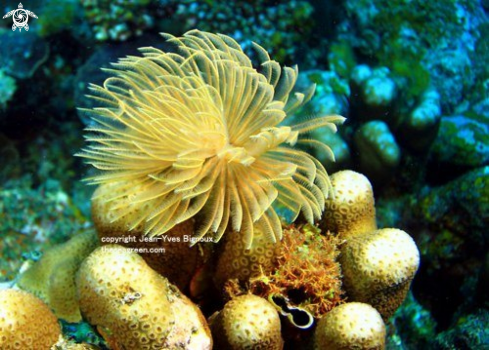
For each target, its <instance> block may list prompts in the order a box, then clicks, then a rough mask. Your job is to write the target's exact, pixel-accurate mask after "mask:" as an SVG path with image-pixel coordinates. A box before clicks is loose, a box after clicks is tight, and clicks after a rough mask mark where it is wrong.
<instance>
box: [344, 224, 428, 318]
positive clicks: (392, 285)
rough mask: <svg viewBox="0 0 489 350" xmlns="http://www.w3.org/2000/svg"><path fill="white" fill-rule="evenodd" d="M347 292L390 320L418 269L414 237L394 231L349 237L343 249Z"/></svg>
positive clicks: (391, 229)
mask: <svg viewBox="0 0 489 350" xmlns="http://www.w3.org/2000/svg"><path fill="white" fill-rule="evenodd" d="M339 261H340V263H341V267H342V271H343V275H344V284H345V290H346V291H347V293H348V296H349V297H350V300H352V301H359V302H364V303H368V304H370V305H372V306H373V307H375V308H376V309H377V310H378V311H379V312H380V313H381V315H382V317H383V318H384V320H388V319H389V318H390V317H391V316H392V315H393V314H394V312H395V311H396V310H397V308H398V307H399V305H401V303H402V302H403V301H404V299H405V298H406V294H407V292H408V290H409V287H410V285H411V281H412V279H413V278H414V275H415V274H416V271H417V270H418V266H419V251H418V248H417V247H416V244H415V243H414V241H413V239H412V238H411V236H409V235H408V234H407V233H406V232H404V231H402V230H398V229H393V228H385V229H381V230H377V231H374V232H367V233H364V234H362V235H357V236H353V237H350V238H349V239H348V241H347V242H346V244H345V246H344V247H343V248H342V250H341V255H340V260H339Z"/></svg>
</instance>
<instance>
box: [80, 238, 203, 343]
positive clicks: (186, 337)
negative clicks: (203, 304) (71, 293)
mask: <svg viewBox="0 0 489 350" xmlns="http://www.w3.org/2000/svg"><path fill="white" fill-rule="evenodd" d="M77 287H78V294H79V300H80V309H81V311H82V314H83V315H84V316H85V317H86V318H87V320H88V321H89V322H90V324H92V325H94V326H97V327H98V329H99V331H100V332H101V333H102V334H104V335H105V337H106V339H107V340H108V341H109V343H112V344H114V346H118V347H122V348H124V349H134V350H139V349H175V348H179V349H180V348H181V349H211V348H212V338H211V335H210V330H209V328H208V326H207V323H206V321H205V319H204V317H203V315H202V313H201V312H200V310H199V309H198V308H197V307H196V306H195V305H194V304H193V303H192V302H191V301H190V300H189V299H188V298H187V297H186V296H185V295H183V294H182V293H181V292H180V291H179V290H178V288H176V287H175V286H173V285H171V284H170V283H169V282H168V280H167V279H166V278H165V277H163V276H161V275H159V274H158V273H157V272H155V271H154V270H152V269H151V268H150V267H149V266H148V265H147V264H146V262H145V261H144V260H143V259H142V258H141V257H140V256H139V255H138V254H137V253H134V252H132V251H130V250H129V249H127V248H124V247H122V246H119V245H106V246H103V247H100V248H98V249H96V250H95V251H94V252H93V253H92V254H91V255H90V256H89V257H88V258H87V259H86V260H85V261H84V262H83V264H82V266H81V267H80V270H79V271H78V277H77Z"/></svg>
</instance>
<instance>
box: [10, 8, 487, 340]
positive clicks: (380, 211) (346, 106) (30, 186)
mask: <svg viewBox="0 0 489 350" xmlns="http://www.w3.org/2000/svg"><path fill="white" fill-rule="evenodd" d="M17 6H18V4H17V3H16V2H2V6H1V7H0V10H2V11H3V12H2V13H3V14H5V13H7V12H8V11H11V10H13V9H16V8H17ZM24 6H25V8H28V9H29V10H30V11H33V12H34V13H35V14H36V15H37V16H38V19H33V18H30V19H29V31H24V30H23V31H22V32H19V31H18V30H17V31H15V32H13V31H12V29H11V26H12V19H11V18H10V19H9V18H6V19H2V20H0V43H1V45H0V283H5V284H7V283H9V281H12V280H15V279H16V278H17V276H18V273H19V271H21V270H24V269H25V268H26V267H27V266H29V265H31V264H32V263H33V262H35V261H37V260H39V259H40V257H41V256H42V255H43V253H45V252H46V251H47V250H48V249H49V248H51V247H53V246H57V245H59V244H60V243H64V242H66V241H67V240H68V239H69V238H71V237H73V236H75V235H77V234H80V233H81V232H86V231H87V230H90V228H91V227H92V226H93V224H92V221H91V219H90V197H91V194H92V191H93V190H94V188H91V187H87V186H86V185H84V184H82V183H81V181H80V180H81V179H82V178H84V177H86V176H89V175H92V174H91V173H90V170H89V169H88V168H87V167H86V166H84V165H83V164H82V160H81V159H78V158H75V157H73V154H75V153H76V152H78V151H79V150H80V149H81V148H82V146H83V136H82V135H83V128H84V127H86V126H90V120H88V119H87V118H86V117H85V116H84V115H82V114H81V113H78V111H77V109H76V107H83V108H90V107H92V103H93V102H92V101H91V100H89V99H87V98H86V97H85V94H87V93H88V90H87V85H88V83H96V84H98V85H100V84H101V83H102V82H103V81H104V79H106V78H107V74H105V73H104V72H103V71H102V70H101V69H100V67H106V68H108V67H109V63H110V62H115V61H116V60H117V59H118V58H119V57H124V56H126V55H135V54H137V53H138V51H137V48H139V47H148V46H153V47H156V48H159V49H166V47H165V42H164V40H162V39H161V37H160V36H159V35H158V33H160V32H166V33H170V34H173V35H177V36H179V35H181V34H183V33H184V32H186V31H188V30H190V29H194V28H198V29H200V30H205V31H210V32H217V33H222V34H226V35H229V36H231V37H233V38H234V39H236V40H237V41H238V42H239V43H240V44H241V45H242V47H243V50H244V51H245V53H246V54H248V55H249V56H250V57H252V58H256V57H255V56H254V55H256V54H255V53H254V51H253V50H252V42H253V41H255V42H257V43H258V44H260V45H262V46H263V47H266V48H267V49H269V50H270V54H271V56H272V57H273V58H274V59H276V60H278V61H279V62H280V63H281V64H282V65H289V66H290V65H292V64H298V66H299V69H300V71H299V72H300V74H299V79H298V83H297V88H298V90H300V91H302V90H305V89H306V88H307V87H308V86H309V85H310V84H311V83H315V84H317V88H316V94H315V97H314V98H313V99H312V101H311V102H310V103H309V104H308V105H306V106H305V108H303V110H302V111H300V113H297V114H296V115H295V116H294V118H293V119H294V120H293V121H291V123H292V122H301V121H304V120H309V119H310V118H311V116H323V115H327V114H341V115H343V116H345V117H347V122H346V123H345V124H344V125H343V126H342V127H340V128H339V132H338V133H337V134H331V133H328V132H327V131H324V129H320V130H314V131H312V132H311V133H310V137H311V138H315V139H317V140H320V141H324V142H326V143H327V144H328V145H330V146H331V148H332V149H333V152H334V154H335V157H336V162H335V163H331V161H330V160H329V159H328V157H326V156H325V155H324V154H321V153H319V152H317V151H316V150H314V149H312V150H309V151H311V152H312V153H313V154H314V155H315V156H316V157H317V158H318V159H319V160H320V161H321V162H323V164H324V165H325V166H326V169H328V171H329V172H330V173H332V172H335V171H339V170H343V169H353V170H356V171H358V172H360V173H362V174H364V175H366V176H367V177H368V179H369V180H370V182H371V183H372V184H373V186H374V193H375V201H376V205H375V208H376V212H377V225H378V227H397V228H399V229H402V230H405V231H406V232H409V233H410V234H411V236H412V237H413V239H414V241H415V242H416V244H417V246H418V247H419V251H420V254H421V257H420V258H421V265H420V268H419V271H418V274H417V276H416V278H415V279H414V281H413V284H412V287H411V291H410V292H409V294H408V298H407V299H406V301H405V302H404V304H403V305H402V306H401V308H400V309H399V310H398V311H397V312H396V314H395V315H394V316H393V318H391V321H390V322H389V323H388V324H387V344H386V346H387V347H388V348H392V349H420V348H427V349H452V348H460V349H481V348H484V346H486V347H487V346H489V334H488V333H489V331H488V329H487V323H488V317H489V316H488V315H489V313H488V306H489V305H488V299H487V296H488V295H489V290H488V287H487V286H489V253H488V251H489V249H488V246H489V236H488V232H489V229H488V224H489V137H488V135H489V68H488V65H487V61H488V59H489V21H488V11H489V3H488V2H487V1H484V0H442V1H429V2H427V1H423V0H413V1H405V0H391V1H388V0H370V1H366V0H344V1H334V0H310V1H296V0H286V1H280V2H276V1H269V0H252V1H241V0H240V1H235V2H226V1H215V0H214V1H213V0H200V1H177V0H159V1H151V0H138V1H116V2H114V1H105V0H100V1H74V0H67V1H61V2H59V1H53V0H44V1H40V0H33V1H29V2H28V3H27V2H25V3H24ZM85 234H86V233H85ZM80 254H81V253H80ZM44 256H46V255H44ZM78 258H80V257H78ZM80 259H81V258H80ZM68 263H69V262H67V263H66V264H68ZM54 266H56V265H54ZM51 268H55V267H51ZM40 293H41V292H40ZM42 293H48V291H44V290H43V291H42ZM76 315H77V314H75V316H76ZM78 317H79V315H78ZM75 318H76V317H75ZM63 332H64V333H65V334H71V336H72V338H73V339H75V340H77V341H87V342H89V343H91V344H99V343H100V344H99V346H101V347H103V346H104V345H103V342H102V341H101V340H100V339H99V338H97V336H96V335H95V334H94V332H93V331H91V330H90V329H89V327H88V326H86V325H77V326H75V325H74V324H69V323H64V324H63Z"/></svg>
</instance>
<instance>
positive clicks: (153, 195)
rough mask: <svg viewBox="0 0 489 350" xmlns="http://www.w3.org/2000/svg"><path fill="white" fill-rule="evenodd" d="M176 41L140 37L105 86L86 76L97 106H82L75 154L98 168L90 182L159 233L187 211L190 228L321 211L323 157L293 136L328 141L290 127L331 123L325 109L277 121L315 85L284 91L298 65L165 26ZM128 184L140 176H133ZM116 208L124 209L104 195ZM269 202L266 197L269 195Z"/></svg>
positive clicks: (253, 223) (278, 233)
mask: <svg viewBox="0 0 489 350" xmlns="http://www.w3.org/2000/svg"><path fill="white" fill-rule="evenodd" d="M163 37H164V38H166V39H167V41H168V42H169V43H172V44H174V45H175V46H176V48H177V52H176V53H173V52H163V51H160V50H158V49H155V48H152V47H144V48H141V49H140V51H141V52H142V54H143V56H142V57H135V56H130V57H127V58H123V59H120V60H119V62H118V63H116V64H114V65H113V66H114V69H108V70H107V71H109V72H110V73H111V74H113V77H110V78H108V79H107V80H106V81H105V82H104V84H103V86H96V85H91V86H90V90H91V92H92V96H91V97H92V98H93V99H95V100H97V101H98V102H99V103H100V105H101V106H102V107H99V108H94V109H90V110H85V112H86V113H88V114H89V115H90V116H91V118H92V119H93V121H94V124H95V126H93V127H89V128H88V130H89V134H88V135H87V136H86V139H87V141H88V142H89V146H88V147H87V148H86V149H84V150H83V151H82V152H81V153H80V154H79V155H80V156H82V157H84V158H86V159H87V162H88V163H89V164H92V165H93V166H94V167H95V168H97V169H99V170H100V173H99V174H98V175H96V176H94V177H92V178H89V179H88V181H89V182H90V183H93V184H104V183H111V184H113V186H114V187H113V188H114V190H115V191H114V193H124V194H126V195H127V196H131V198H134V203H136V204H141V205H143V204H144V205H145V206H146V207H149V208H152V209H151V210H149V211H146V212H145V213H144V214H142V217H140V218H138V220H137V221H136V222H134V223H133V225H132V228H135V227H136V226H138V225H140V224H141V223H143V226H144V231H145V233H146V234H148V235H151V236H155V235H161V234H164V233H165V232H167V231H168V230H170V229H171V228H173V227H174V226H175V225H177V224H178V223H181V222H183V221H185V220H188V219H190V218H192V217H195V218H196V219H197V223H198V226H197V230H196V232H195V238H196V239H199V238H201V237H203V236H204V235H208V234H211V235H213V239H214V241H218V240H219V239H220V238H221V237H222V235H223V234H224V232H225V231H226V230H227V229H232V230H234V231H238V232H240V233H241V234H243V235H246V238H247V242H248V243H249V244H251V241H252V239H253V231H254V230H256V229H260V231H261V232H263V233H264V234H265V235H267V236H268V237H269V238H270V239H271V240H273V241H275V240H280V239H281V237H282V226H281V220H280V218H279V216H278V214H277V212H276V209H277V208H278V207H281V208H284V209H287V210H289V211H290V212H291V213H292V217H293V219H294V220H295V218H297V216H298V215H299V213H300V212H302V213H303V215H304V217H305V218H306V219H307V220H308V221H309V222H313V221H314V220H315V219H318V218H319V217H320V216H321V213H322V211H323V210H324V203H325V199H326V198H327V196H328V192H329V188H330V182H329V178H328V174H327V172H326V170H325V169H324V167H323V166H322V165H321V163H320V162H319V161H318V160H316V159H315V158H314V157H312V156H311V155H309V154H308V153H306V152H304V151H301V150H298V149H295V148H293V146H294V145H295V144H296V143H308V144H310V145H312V146H315V147H322V149H324V151H325V152H328V154H330V155H331V157H333V154H332V152H331V149H330V148H329V147H328V146H326V145H324V144H322V143H320V142H318V141H316V140H311V139H299V137H298V136H299V135H300V134H302V133H305V132H307V131H310V130H312V129H315V128H318V127H329V128H330V129H333V131H336V126H335V124H334V123H341V122H343V120H344V118H343V117H340V116H337V115H332V116H326V117H320V118H316V119H313V120H309V121H306V122H303V123H301V124H299V125H295V126H292V127H289V126H280V123H281V122H282V121H283V120H284V119H285V118H286V117H287V116H288V115H290V114H291V113H292V112H293V111H294V110H295V109H297V108H298V107H300V106H302V105H303V104H304V103H306V102H307V101H308V100H309V99H310V98H311V97H312V95H313V93H314V88H315V87H314V86H312V87H311V88H310V89H308V91H306V92H305V93H294V94H292V89H293V87H294V84H295V82H296V79H297V74H298V70H297V67H294V68H290V67H284V68H281V67H280V65H279V64H278V63H277V62H276V61H273V60H271V59H270V57H269V55H268V53H267V52H266V51H265V49H263V48H262V47H261V46H259V45H256V44H255V45H254V47H255V49H256V51H257V54H258V57H259V60H260V66H259V68H258V69H255V68H253V66H252V63H251V60H250V59H249V58H248V57H247V56H246V55H245V54H244V53H243V51H242V49H241V48H240V46H239V44H238V43H237V42H236V41H234V40H233V39H232V38H230V37H228V36H225V35H220V34H211V33H205V32H200V31H198V30H192V31H190V32H187V33H186V34H184V35H183V37H180V38H178V37H174V36H172V35H169V34H163ZM135 183H137V184H138V186H134V184H135ZM105 196H107V198H103V199H104V200H105V201H107V203H111V202H113V203H114V205H113V206H112V207H111V210H112V211H113V212H114V213H115V214H116V217H119V218H120V217H124V216H125V215H127V214H128V210H130V209H128V208H124V207H121V206H118V205H117V204H116V203H117V201H116V199H117V198H115V195H112V196H111V195H110V194H106V195H105ZM272 204H273V205H272Z"/></svg>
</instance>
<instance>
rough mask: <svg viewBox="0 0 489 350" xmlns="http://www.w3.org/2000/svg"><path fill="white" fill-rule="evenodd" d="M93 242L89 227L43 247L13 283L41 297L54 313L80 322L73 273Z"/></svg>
mask: <svg viewBox="0 0 489 350" xmlns="http://www.w3.org/2000/svg"><path fill="white" fill-rule="evenodd" d="M96 246H97V237H96V234H95V232H93V230H92V231H86V232H83V233H81V234H78V235H75V236H74V237H73V238H72V239H70V240H69V241H68V242H66V243H63V244H60V245H58V246H55V247H53V248H51V249H49V250H48V251H46V252H45V253H44V255H43V256H42V257H41V259H40V260H39V261H37V262H36V263H34V264H33V265H32V266H31V267H29V268H28V269H27V270H26V271H24V272H23V273H22V274H21V275H20V276H19V279H18V281H17V286H18V287H19V288H21V289H23V290H26V291H29V292H31V293H33V294H34V295H36V296H38V297H39V298H41V299H42V300H43V301H44V302H45V303H46V304H48V305H49V307H50V308H51V309H52V310H53V312H54V313H55V314H56V316H57V317H59V318H62V319H64V320H65V321H67V322H80V321H81V319H82V318H81V314H80V308H79V306H78V301H77V297H76V286H75V274H76V271H77V270H78V268H79V267H80V264H81V262H82V261H83V259H85V258H86V257H87V256H88V254H90V253H91V252H92V251H93V250H94V249H95V247H96Z"/></svg>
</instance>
